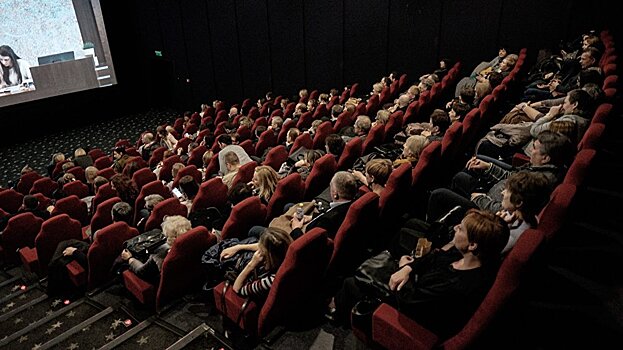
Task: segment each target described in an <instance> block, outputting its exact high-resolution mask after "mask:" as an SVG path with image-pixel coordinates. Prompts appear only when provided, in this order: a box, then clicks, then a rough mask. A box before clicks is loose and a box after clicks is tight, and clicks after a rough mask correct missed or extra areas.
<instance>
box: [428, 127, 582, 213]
mask: <svg viewBox="0 0 623 350" xmlns="http://www.w3.org/2000/svg"><path fill="white" fill-rule="evenodd" d="M572 152H573V146H572V144H571V141H570V140H569V138H568V137H566V136H564V135H562V134H560V133H557V132H553V131H543V132H541V133H540V134H539V136H538V137H537V140H536V141H535V143H534V150H533V152H532V154H531V155H530V163H529V164H527V165H524V166H521V167H519V168H517V169H513V168H509V169H504V168H503V167H501V166H500V165H496V164H494V163H492V162H486V161H483V160H481V159H477V158H475V157H474V158H472V159H470V160H469V161H468V162H467V165H466V169H465V170H464V171H462V172H459V173H458V174H456V175H455V176H454V178H453V179H452V187H451V189H446V188H439V189H436V190H434V191H433V192H432V193H431V196H430V200H429V202H428V211H427V221H429V222H430V221H435V220H437V219H439V218H441V217H442V216H443V215H445V214H446V213H448V212H449V211H450V210H451V209H452V208H454V207H456V206H461V207H463V208H465V209H468V208H480V209H485V210H488V211H491V212H494V213H495V212H497V211H499V210H501V209H502V190H503V189H504V185H505V182H506V179H507V178H508V177H509V176H510V175H511V174H513V173H515V172H517V171H518V170H528V171H535V172H540V173H543V174H545V175H546V176H547V178H548V179H549V181H550V184H551V185H552V187H553V185H554V184H557V183H560V182H561V181H562V179H563V177H564V174H565V171H566V165H567V163H568V160H569V158H570V155H571V154H573V153H572ZM450 224H452V223H450Z"/></svg>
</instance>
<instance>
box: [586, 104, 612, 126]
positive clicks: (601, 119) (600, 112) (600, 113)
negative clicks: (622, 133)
mask: <svg viewBox="0 0 623 350" xmlns="http://www.w3.org/2000/svg"><path fill="white" fill-rule="evenodd" d="M613 108H614V107H613V106H612V104H611V103H602V104H600V105H599V107H597V109H596V110H595V114H594V115H593V119H591V123H592V124H594V123H602V124H606V121H607V120H608V116H609V115H610V113H611V112H612V109H613Z"/></svg>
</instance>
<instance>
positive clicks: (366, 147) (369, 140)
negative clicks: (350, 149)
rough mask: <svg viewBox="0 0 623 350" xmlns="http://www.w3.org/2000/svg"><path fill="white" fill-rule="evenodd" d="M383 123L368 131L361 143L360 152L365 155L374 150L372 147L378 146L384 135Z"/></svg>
mask: <svg viewBox="0 0 623 350" xmlns="http://www.w3.org/2000/svg"><path fill="white" fill-rule="evenodd" d="M384 133H385V125H382V124H379V125H375V126H374V127H373V128H372V129H370V132H368V136H367V137H366V140H365V141H364V142H363V145H361V148H362V150H361V154H362V155H366V154H368V153H370V152H372V151H374V147H376V146H380V145H381V143H382V142H383V138H384V137H385V134H384Z"/></svg>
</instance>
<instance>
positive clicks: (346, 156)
mask: <svg viewBox="0 0 623 350" xmlns="http://www.w3.org/2000/svg"><path fill="white" fill-rule="evenodd" d="M362 144H363V142H362V141H361V139H360V138H359V137H353V138H352V139H351V140H350V141H348V143H346V146H345V147H344V151H343V152H342V155H341V156H340V159H339V161H338V162H337V168H338V170H346V169H350V168H352V167H353V164H355V161H356V160H357V158H359V157H361V145H362Z"/></svg>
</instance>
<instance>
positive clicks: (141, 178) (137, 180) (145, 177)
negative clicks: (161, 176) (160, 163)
mask: <svg viewBox="0 0 623 350" xmlns="http://www.w3.org/2000/svg"><path fill="white" fill-rule="evenodd" d="M155 180H158V178H157V177H156V174H154V172H153V171H151V169H149V168H143V169H139V170H137V171H136V172H135V173H134V174H133V175H132V182H134V184H135V185H136V188H138V189H141V188H142V187H143V186H145V184H148V183H150V182H152V181H155Z"/></svg>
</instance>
